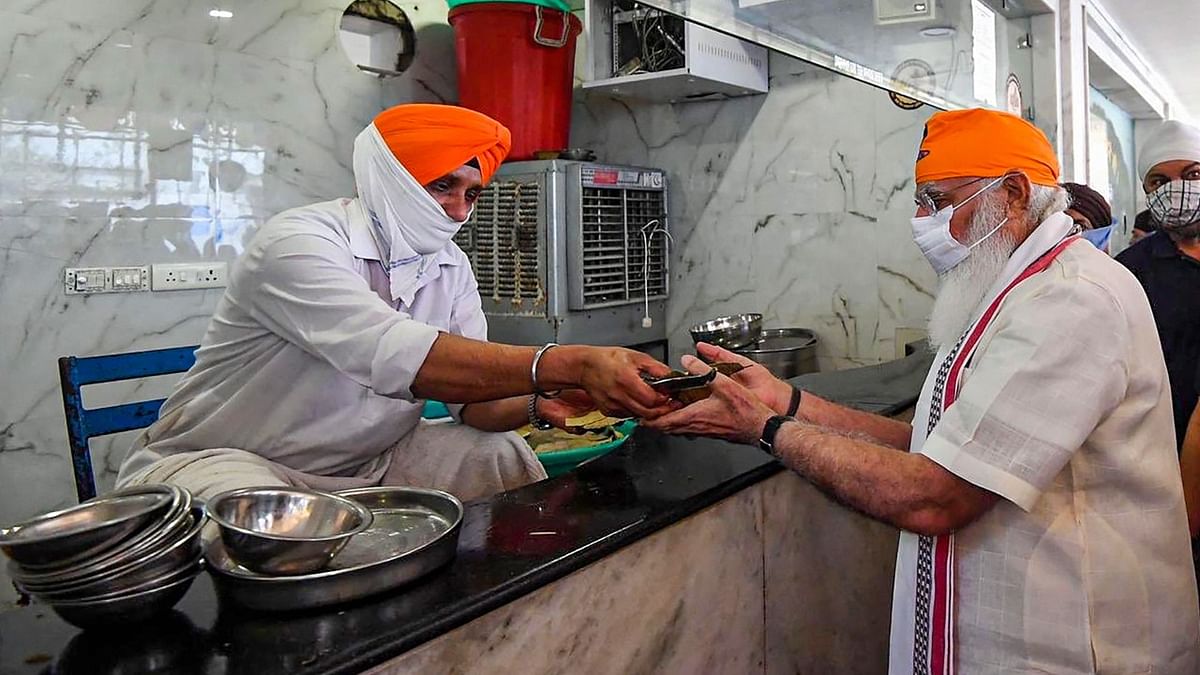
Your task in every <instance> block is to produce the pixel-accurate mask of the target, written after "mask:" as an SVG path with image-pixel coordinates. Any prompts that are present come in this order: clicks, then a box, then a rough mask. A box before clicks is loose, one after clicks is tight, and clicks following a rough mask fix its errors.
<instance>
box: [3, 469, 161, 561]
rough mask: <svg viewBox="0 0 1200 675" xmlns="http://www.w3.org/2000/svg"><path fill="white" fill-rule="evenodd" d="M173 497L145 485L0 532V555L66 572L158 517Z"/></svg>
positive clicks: (156, 488)
mask: <svg viewBox="0 0 1200 675" xmlns="http://www.w3.org/2000/svg"><path fill="white" fill-rule="evenodd" d="M174 496H175V494H174V492H173V491H172V490H171V489H170V488H168V487H166V486H158V485H147V486H139V487H136V488H130V489H127V490H120V491H118V492H114V493H112V494H108V495H105V496H103V497H97V498H95V499H90V500H88V501H86V502H83V503H82V504H79V505H77V506H72V507H70V508H66V509H62V510H59V511H51V512H50V513H46V514H44V515H41V516H38V517H37V518H34V519H32V520H28V521H25V522H23V523H19V524H17V525H11V526H9V527H5V528H0V550H3V551H4V553H5V554H7V555H8V557H10V558H12V559H13V560H14V561H16V562H17V563H18V564H20V565H27V566H30V567H46V566H55V567H66V566H69V565H71V564H74V563H77V562H79V561H81V560H86V559H88V558H90V557H93V556H95V555H98V554H100V553H103V552H104V551H108V550H110V549H112V548H114V547H116V546H117V545H119V544H120V543H121V542H122V541H124V540H125V539H126V538H128V537H129V536H131V535H133V534H134V533H135V532H137V531H138V530H141V529H143V528H145V527H146V526H147V525H149V524H151V523H153V522H154V521H155V520H156V519H158V518H160V517H162V515H163V514H164V513H166V512H167V510H168V509H169V508H170V506H171V504H172V501H173V499H174Z"/></svg>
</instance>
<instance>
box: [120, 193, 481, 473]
mask: <svg viewBox="0 0 1200 675" xmlns="http://www.w3.org/2000/svg"><path fill="white" fill-rule="evenodd" d="M379 260H380V252H379V249H378V247H377V245H376V241H375V239H374V237H373V236H372V232H371V229H370V226H369V222H368V221H367V216H366V213H365V212H364V210H363V209H362V208H361V207H360V205H359V202H358V200H356V199H339V200H335V201H330V202H323V203H320V204H314V205H311V206H306V207H302V208H297V209H292V210H290V211H286V212H284V213H282V214H280V215H278V216H276V217H275V218H272V219H271V221H270V222H268V223H267V224H266V225H264V226H263V227H262V229H261V230H260V231H259V232H258V233H257V234H256V235H255V237H254V239H253V241H252V242H251V243H250V245H249V247H248V248H247V250H246V253H245V255H244V256H243V257H242V258H240V259H239V260H238V262H237V263H236V264H235V265H234V267H233V272H232V275H231V278H230V283H229V287H228V288H227V290H226V292H225V295H224V297H222V299H221V301H220V302H219V303H218V305H217V308H216V312H215V313H214V315H213V319H212V321H211V322H210V323H209V327H208V331H207V332H206V334H205V336H204V339H203V341H202V342H201V345H200V350H199V351H198V352H197V353H196V365H195V366H194V367H193V368H192V369H191V370H190V371H189V372H188V373H187V375H186V376H185V377H184V378H183V380H182V381H181V382H180V383H179V385H178V386H177V387H176V388H175V390H174V391H173V392H172V394H171V396H170V397H169V398H168V399H167V402H166V403H165V404H164V405H163V408H162V411H161V413H160V417H159V420H158V422H156V423H155V424H154V425H152V426H151V427H149V428H148V429H147V430H146V432H145V433H144V434H143V435H142V436H141V437H140V438H139V439H138V441H137V442H136V443H135V445H134V448H133V449H132V450H131V452H130V455H129V457H128V458H127V459H126V460H125V462H124V464H123V465H122V467H121V476H122V477H125V476H128V475H131V474H133V473H134V472H136V471H139V470H141V469H143V468H145V467H146V466H148V465H149V464H151V463H152V462H154V461H156V460H158V459H161V458H163V457H165V456H169V455H173V454H176V453H181V452H187V451H194V450H202V449H208V448H239V449H243V450H249V451H251V452H253V453H255V454H257V455H260V456H262V457H264V458H266V459H269V460H271V461H274V462H277V463H279V464H281V465H283V466H285V467H288V468H290V469H293V470H296V471H300V472H303V473H309V474H315V475H322V476H354V477H361V478H366V479H369V480H378V479H379V478H380V477H382V476H383V475H384V473H385V472H386V471H387V469H388V463H389V462H390V459H391V456H390V455H389V454H388V453H387V450H388V449H389V448H391V447H392V446H393V445H395V444H396V443H397V442H398V441H399V440H400V439H401V438H403V437H404V436H406V435H407V434H408V433H409V432H411V431H412V430H413V429H414V427H416V425H417V423H418V421H419V420H420V417H421V411H422V407H423V402H421V401H416V400H415V399H414V397H413V395H412V392H411V386H412V382H413V379H414V378H415V377H416V374H417V371H418V370H419V369H420V367H421V364H422V363H423V362H424V361H425V357H426V355H427V354H428V353H429V349H430V347H431V346H432V345H433V342H434V340H436V339H437V336H438V333H439V331H446V332H449V333H453V334H457V335H462V336H465V337H469V338H474V339H481V340H482V339H486V337H487V323H486V319H485V318H484V315H483V311H482V309H481V307H480V299H479V293H478V290H477V287H476V283H475V276H474V274H473V273H472V271H471V266H470V264H469V261H468V260H467V257H466V255H465V254H464V253H463V252H462V251H461V250H460V249H459V248H458V247H457V246H455V245H454V244H453V243H450V244H448V245H447V246H446V248H445V249H443V250H442V251H440V252H438V253H436V254H434V255H432V256H428V257H427V258H426V263H425V269H423V270H422V272H421V275H420V277H419V282H418V286H419V290H417V292H416V295H415V297H414V299H413V301H412V303H411V305H404V304H402V303H401V302H400V301H399V300H394V299H393V298H392V297H391V291H390V289H389V283H388V278H387V274H386V272H385V271H384V268H383V266H382V265H381V264H380V262H379ZM458 409H461V406H456V407H454V408H453V410H454V411H455V412H457V410H458Z"/></svg>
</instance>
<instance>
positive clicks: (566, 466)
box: [537, 420, 637, 478]
mask: <svg viewBox="0 0 1200 675" xmlns="http://www.w3.org/2000/svg"><path fill="white" fill-rule="evenodd" d="M615 428H616V430H617V431H618V432H620V433H621V434H622V435H621V437H620V438H617V439H614V440H611V441H607V442H604V443H599V444H596V445H589V446H587V447H584V448H571V449H570V450H556V451H554V452H544V453H541V454H539V455H538V456H537V458H538V461H540V462H541V463H542V466H543V467H545V468H546V475H547V476H549V477H550V478H554V477H555V476H561V475H563V474H564V473H566V472H568V471H570V470H571V469H574V468H575V467H577V466H579V465H580V464H583V463H584V462H586V461H588V460H589V459H595V458H597V457H601V456H603V455H607V454H608V453H610V452H612V451H613V450H616V449H617V448H619V447H621V445H623V444H624V443H625V441H627V440H629V436H630V435H631V434H633V430H634V429H637V422H635V421H634V420H626V421H624V422H621V423H620V424H618V425H617V426H616V427H615Z"/></svg>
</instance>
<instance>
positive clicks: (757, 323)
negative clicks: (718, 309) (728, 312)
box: [690, 314, 762, 350]
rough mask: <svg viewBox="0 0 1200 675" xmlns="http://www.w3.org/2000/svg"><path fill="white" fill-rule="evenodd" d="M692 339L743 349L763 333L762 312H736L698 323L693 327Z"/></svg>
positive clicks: (726, 347) (698, 341)
mask: <svg viewBox="0 0 1200 675" xmlns="http://www.w3.org/2000/svg"><path fill="white" fill-rule="evenodd" d="M690 332H691V334H692V341H693V342H696V343H697V344H699V343H701V342H707V343H708V344H710V345H716V346H718V347H724V348H725V349H731V350H732V349H741V348H743V347H746V346H748V345H752V344H754V342H755V341H756V340H758V338H759V336H760V335H762V314H734V315H733V316H722V317H719V318H716V319H712V320H711V321H705V322H704V323H698V324H696V325H695V326H692V328H691V331H690Z"/></svg>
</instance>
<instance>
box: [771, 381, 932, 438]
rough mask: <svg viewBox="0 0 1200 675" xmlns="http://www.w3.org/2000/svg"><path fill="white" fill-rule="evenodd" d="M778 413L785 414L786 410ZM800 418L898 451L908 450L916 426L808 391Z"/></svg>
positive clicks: (801, 403) (799, 411) (803, 397)
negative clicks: (869, 439)
mask: <svg viewBox="0 0 1200 675" xmlns="http://www.w3.org/2000/svg"><path fill="white" fill-rule="evenodd" d="M784 405H785V406H786V404H784ZM775 407H778V404H777V405H776V406H775ZM777 412H779V413H780V414H783V413H784V412H786V410H777ZM796 419H798V420H800V421H801V422H807V423H809V424H812V425H815V426H818V427H822V428H825V429H831V430H833V431H839V432H843V433H851V432H853V433H860V434H866V435H867V436H870V437H871V438H872V439H874V440H875V442H876V443H879V444H880V445H886V446H888V447H889V448H895V449H896V450H908V446H909V441H910V440H911V439H912V425H911V424H909V423H908V422H901V421H900V420H894V419H892V418H890V417H884V416H883V415H876V414H874V413H869V412H863V411H862V410H855V409H853V408H848V407H846V406H844V405H838V404H836V403H833V402H831V401H826V400H825V399H823V398H821V397H820V396H817V395H815V394H813V393H811V392H807V391H806V392H804V394H803V395H802V396H801V398H800V409H799V410H798V411H796Z"/></svg>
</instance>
